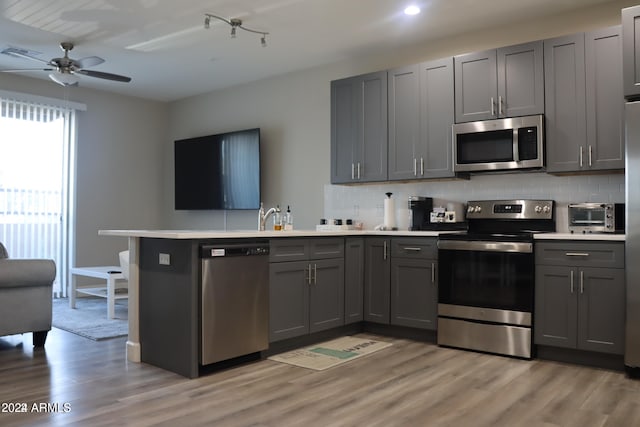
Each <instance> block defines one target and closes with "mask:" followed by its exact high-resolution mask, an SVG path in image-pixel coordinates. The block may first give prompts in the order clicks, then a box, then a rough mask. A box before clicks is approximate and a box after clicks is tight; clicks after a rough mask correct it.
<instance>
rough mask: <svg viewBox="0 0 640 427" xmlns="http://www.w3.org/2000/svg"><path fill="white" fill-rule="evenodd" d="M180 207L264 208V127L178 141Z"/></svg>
mask: <svg viewBox="0 0 640 427" xmlns="http://www.w3.org/2000/svg"><path fill="white" fill-rule="evenodd" d="M174 160H175V208H176V210H206V209H209V210H233V209H258V208H259V207H260V129H247V130H241V131H236V132H227V133H221V134H216V135H209V136H201V137H198V138H189V139H181V140H178V141H175V142H174Z"/></svg>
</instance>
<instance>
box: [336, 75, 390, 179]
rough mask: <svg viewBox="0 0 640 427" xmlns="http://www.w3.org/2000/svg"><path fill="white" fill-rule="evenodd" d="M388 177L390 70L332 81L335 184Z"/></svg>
mask: <svg viewBox="0 0 640 427" xmlns="http://www.w3.org/2000/svg"><path fill="white" fill-rule="evenodd" d="M386 179H387V72H386V71H382V72H377V73H370V74H365V75H361V76H355V77H349V78H346V79H341V80H334V81H332V82H331V183H333V184H344V183H355V182H372V181H385V180H386Z"/></svg>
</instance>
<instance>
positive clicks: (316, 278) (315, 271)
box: [313, 264, 318, 285]
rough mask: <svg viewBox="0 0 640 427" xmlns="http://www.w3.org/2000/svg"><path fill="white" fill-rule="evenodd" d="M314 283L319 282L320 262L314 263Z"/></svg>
mask: <svg viewBox="0 0 640 427" xmlns="http://www.w3.org/2000/svg"><path fill="white" fill-rule="evenodd" d="M313 284H314V285H317V284H318V264H313Z"/></svg>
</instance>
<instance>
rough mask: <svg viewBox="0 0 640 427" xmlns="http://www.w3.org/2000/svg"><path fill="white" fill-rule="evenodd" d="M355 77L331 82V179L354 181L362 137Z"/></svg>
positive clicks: (337, 181) (359, 105) (334, 181)
mask: <svg viewBox="0 0 640 427" xmlns="http://www.w3.org/2000/svg"><path fill="white" fill-rule="evenodd" d="M358 81H359V80H358V79H357V78H355V77H352V78H348V79H342V80H335V81H332V82H331V182H332V183H336V184H337V183H345V182H353V180H354V178H355V177H354V176H352V172H354V169H355V163H354V162H355V151H356V147H357V145H358V139H359V130H358V129H359V123H360V121H359V118H358V111H360V109H361V102H362V101H361V99H360V96H359V93H360V87H359V85H358Z"/></svg>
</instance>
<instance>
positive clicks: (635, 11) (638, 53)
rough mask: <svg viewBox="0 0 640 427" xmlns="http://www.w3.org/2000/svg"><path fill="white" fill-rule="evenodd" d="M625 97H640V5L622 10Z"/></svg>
mask: <svg viewBox="0 0 640 427" xmlns="http://www.w3.org/2000/svg"><path fill="white" fill-rule="evenodd" d="M622 39H623V40H622V49H623V51H622V54H623V74H624V96H625V97H627V98H633V99H637V98H638V97H640V5H638V6H633V7H628V8H625V9H622Z"/></svg>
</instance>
